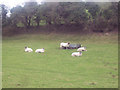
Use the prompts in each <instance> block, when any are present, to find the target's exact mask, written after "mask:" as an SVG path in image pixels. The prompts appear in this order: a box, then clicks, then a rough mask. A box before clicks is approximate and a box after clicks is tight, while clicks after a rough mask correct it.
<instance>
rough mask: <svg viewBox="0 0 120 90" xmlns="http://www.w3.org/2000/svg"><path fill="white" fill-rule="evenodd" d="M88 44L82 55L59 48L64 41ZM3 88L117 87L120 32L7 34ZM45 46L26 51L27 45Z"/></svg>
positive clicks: (3, 65) (3, 58) (3, 57)
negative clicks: (78, 55) (40, 50)
mask: <svg viewBox="0 0 120 90" xmlns="http://www.w3.org/2000/svg"><path fill="white" fill-rule="evenodd" d="M62 41H63V42H70V43H81V44H82V45H83V46H86V47H87V50H88V51H87V52H83V56H82V57H71V53H72V52H75V51H76V49H73V50H61V49H59V44H60V42H62ZM2 46H3V48H2V67H3V72H2V74H3V77H2V78H3V81H2V85H3V88H117V87H118V35H117V34H107V35H106V34H91V35H89V34H87V35H85V34H84V35H79V34H78V35H76V34H69V35H68V34H52V33H51V34H37V35H36V34H34V35H33V34H29V35H26V34H24V35H19V36H14V37H4V38H3V45H2ZM25 46H28V47H31V48H32V49H33V50H35V49H37V48H43V47H44V48H45V53H41V54H38V53H35V52H32V53H25V52H24V47H25Z"/></svg>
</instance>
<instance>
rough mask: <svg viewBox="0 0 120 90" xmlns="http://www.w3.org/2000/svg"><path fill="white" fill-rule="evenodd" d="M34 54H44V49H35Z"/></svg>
mask: <svg viewBox="0 0 120 90" xmlns="http://www.w3.org/2000/svg"><path fill="white" fill-rule="evenodd" d="M35 52H36V53H43V52H45V49H44V48H42V49H36V50H35Z"/></svg>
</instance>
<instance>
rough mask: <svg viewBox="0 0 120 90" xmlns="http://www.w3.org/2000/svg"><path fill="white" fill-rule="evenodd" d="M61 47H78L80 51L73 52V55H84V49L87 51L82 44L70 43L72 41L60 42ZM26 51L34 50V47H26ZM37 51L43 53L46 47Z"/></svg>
mask: <svg viewBox="0 0 120 90" xmlns="http://www.w3.org/2000/svg"><path fill="white" fill-rule="evenodd" d="M60 49H77V51H78V52H73V53H72V54H71V56H73V57H74V56H82V51H87V50H86V47H82V45H80V44H70V43H64V42H62V43H60ZM24 51H25V52H33V50H32V48H29V47H25V50H24ZM35 52H36V53H43V52H45V49H44V48H41V49H36V50H35Z"/></svg>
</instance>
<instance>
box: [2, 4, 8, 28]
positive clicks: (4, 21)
mask: <svg viewBox="0 0 120 90" xmlns="http://www.w3.org/2000/svg"><path fill="white" fill-rule="evenodd" d="M0 8H1V9H2V25H3V26H5V25H6V24H7V21H6V18H7V12H8V10H7V6H5V5H4V4H1V5H0Z"/></svg>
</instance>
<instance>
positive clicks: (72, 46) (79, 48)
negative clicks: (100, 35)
mask: <svg viewBox="0 0 120 90" xmlns="http://www.w3.org/2000/svg"><path fill="white" fill-rule="evenodd" d="M60 48H61V49H77V51H78V52H73V53H72V54H71V56H73V57H74V56H82V51H87V50H86V47H82V45H81V44H70V43H64V42H62V43H60Z"/></svg>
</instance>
